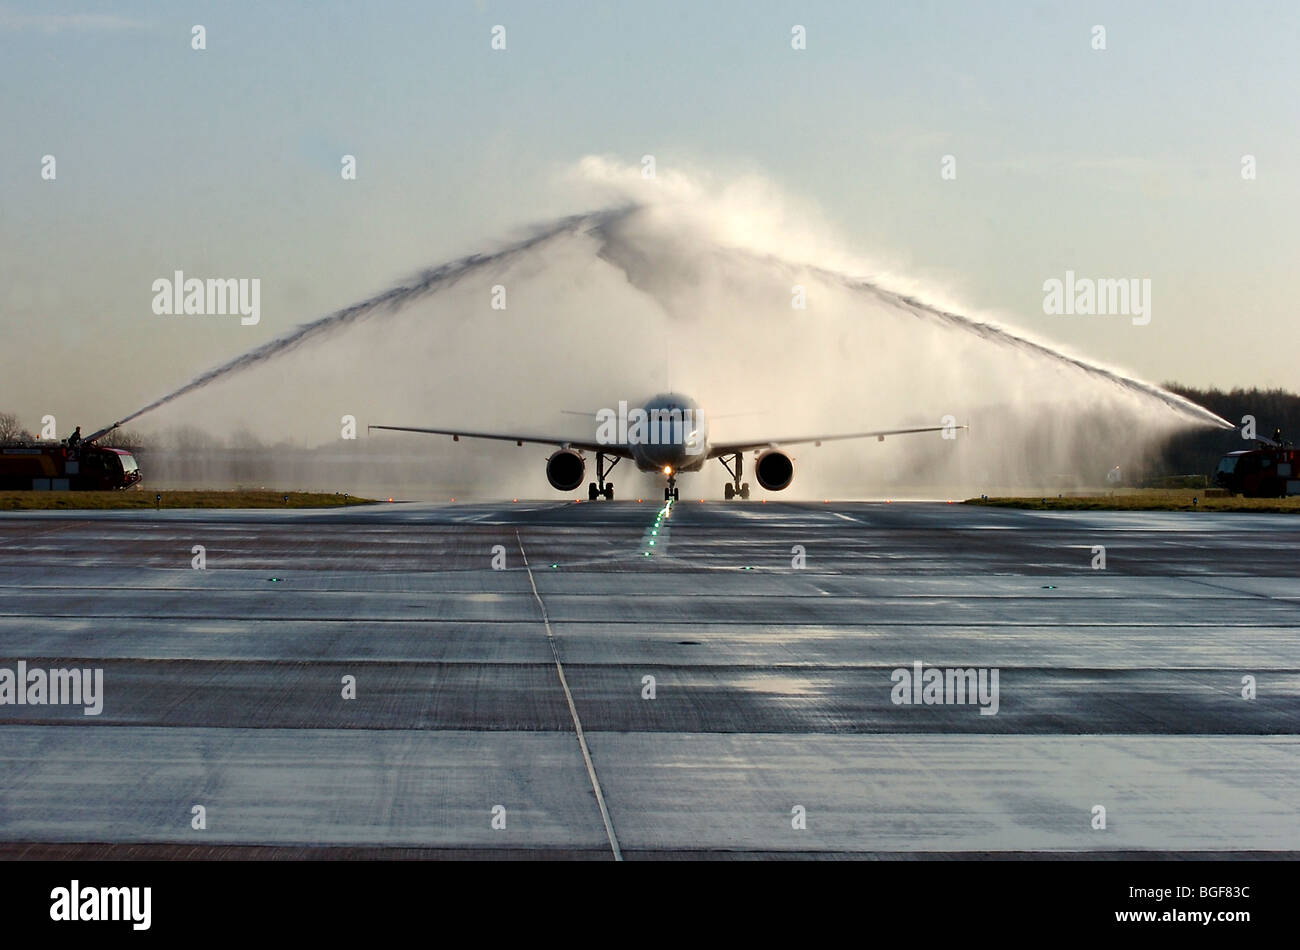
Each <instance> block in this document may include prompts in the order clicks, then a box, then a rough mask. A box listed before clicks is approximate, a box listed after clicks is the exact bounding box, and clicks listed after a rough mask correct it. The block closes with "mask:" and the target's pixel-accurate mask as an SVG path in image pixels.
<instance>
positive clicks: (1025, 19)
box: [0, 0, 1300, 417]
mask: <svg viewBox="0 0 1300 950" xmlns="http://www.w3.org/2000/svg"><path fill="white" fill-rule="evenodd" d="M195 23H201V24H203V25H204V26H205V27H206V28H207V47H208V48H207V50H206V51H203V52H195V51H193V50H191V49H190V27H191V25H192V24H195ZM498 23H499V24H503V25H504V26H505V27H506V29H507V39H508V49H507V50H506V51H505V52H504V53H497V52H493V51H492V50H491V49H490V48H489V40H490V30H491V28H492V26H493V25H494V24H498ZM793 24H803V25H804V26H806V28H807V35H808V48H807V49H806V50H804V51H801V52H796V51H793V50H792V49H791V48H790V28H791V26H792V25H793ZM1094 24H1102V25H1104V26H1105V27H1106V29H1107V45H1108V49H1106V50H1105V51H1104V52H1099V51H1094V50H1093V49H1091V47H1090V30H1091V27H1092V26H1093V25H1094ZM1297 36H1300V5H1296V4H1294V3H1289V2H1277V3H1249V2H1248V3H1242V4H1226V3H1186V2H1180V3H1135V2H1121V3H1083V2H1074V3H964V2H934V3H897V4H896V3H880V4H877V3H851V2H844V3H831V2H771V3H725V2H708V3H699V2H680V3H676V2H665V3H654V4H645V3H631V2H628V3H576V2H574V3H564V2H557V3H536V2H518V3H499V2H481V3H473V2H467V3H396V2H390V3H385V2H376V3H367V4H358V3H354V2H352V3H341V2H321V3H312V4H290V3H264V4H263V3H130V2H119V3H112V4H101V3H93V2H88V0H86V2H72V3H69V2H51V3H39V4H37V3H27V4H25V3H14V2H9V3H0V85H3V89H4V94H3V99H0V129H3V135H2V136H0V254H2V255H3V259H4V261H5V264H4V281H3V282H2V284H0V330H2V331H3V335H4V340H5V346H4V348H3V351H0V380H3V382H2V383H0V409H12V410H16V411H19V412H20V413H22V414H23V415H24V417H27V416H29V415H30V414H32V413H36V412H43V411H50V410H47V408H46V407H47V406H51V405H52V406H53V407H54V408H55V409H60V410H62V411H64V412H72V413H75V414H76V415H77V416H78V417H85V416H86V413H85V412H83V411H82V410H83V409H84V407H85V405H86V400H87V399H90V398H94V399H95V400H96V401H97V402H98V401H100V398H101V397H100V396H99V395H94V396H93V397H92V396H91V393H98V392H99V391H98V390H96V389H90V390H85V389H83V388H82V387H81V385H80V384H79V383H78V382H76V381H70V382H69V383H68V384H67V386H66V388H65V390H64V391H63V392H62V393H60V394H59V395H57V396H51V395H50V394H49V393H48V392H47V391H42V392H40V393H39V394H38V392H37V391H38V389H48V387H47V386H46V385H45V383H44V382H43V375H42V374H43V372H44V371H43V370H42V369H41V367H42V366H44V365H49V361H58V362H59V363H61V364H63V365H69V364H70V365H73V366H77V365H83V364H84V363H86V362H87V361H90V360H100V359H116V358H123V359H125V358H126V357H127V356H128V354H133V355H138V354H141V353H143V354H145V356H146V357H147V360H148V363H149V365H137V367H136V368H135V369H134V370H133V371H132V372H130V373H124V374H123V375H122V376H121V377H120V379H119V385H120V390H115V392H114V394H113V399H112V408H111V409H110V410H108V412H109V414H112V413H113V412H117V411H119V410H126V409H130V408H134V406H135V405H138V404H140V403H142V402H144V401H146V400H148V399H149V398H151V397H152V396H155V395H157V394H159V393H160V392H161V391H163V390H165V389H167V388H170V387H171V386H172V385H174V384H177V383H180V382H183V381H184V380H186V379H188V378H189V377H190V376H191V375H193V373H194V372H197V371H199V370H202V369H206V368H208V367H209V366H211V365H212V364H214V363H216V362H218V361H220V360H221V359H224V358H226V357H229V356H231V355H234V354H235V353H238V352H240V351H242V350H244V349H247V348H249V347H251V346H253V345H256V344H257V343H260V342H263V341H264V340H266V339H269V338H270V337H272V336H276V335H279V334H280V333H282V332H284V331H285V330H287V329H289V328H290V327H291V326H293V325H295V324H297V323H301V322H305V321H307V320H310V319H312V318H314V317H316V316H319V315H321V314H323V313H326V312H328V311H330V310H333V309H335V308H337V307H340V306H343V305H346V304H348V303H350V302H352V301H354V300H357V299H360V298H362V297H365V296H367V295H368V294H370V293H372V292H373V291H375V290H378V289H381V288H383V287H385V286H387V285H388V284H390V283H391V282H392V281H393V280H395V279H397V278H400V277H402V276H404V275H406V274H409V273H410V272H411V271H413V270H415V269H417V268H419V267H422V266H425V265H428V264H432V263H436V262H438V261H440V260H443V259H446V258H449V257H454V256H460V255H462V254H464V253H468V252H471V251H474V250H478V249H480V248H484V247H491V246H492V245H493V244H494V243H495V242H496V241H497V240H498V239H499V238H501V237H503V236H508V235H509V234H510V233H511V232H512V229H515V228H517V227H518V226H520V225H524V224H528V223H530V222H533V221H536V220H540V219H544V218H546V217H548V216H550V215H553V214H557V213H563V212H567V211H571V210H577V209H574V208H571V207H568V206H566V205H564V204H562V203H561V199H560V198H559V196H558V195H557V194H556V193H555V192H554V191H553V190H552V189H551V188H550V187H549V183H550V182H551V181H552V180H553V179H554V177H555V175H556V174H557V172H558V171H559V170H561V169H563V168H564V167H566V166H570V165H572V164H573V163H575V162H576V161H578V160H579V159H580V158H581V157H582V156H584V155H588V154H593V153H594V154H604V155H610V156H614V157H616V158H619V159H621V160H623V161H625V162H629V163H635V162H636V161H638V160H639V158H640V156H641V155H642V154H645V153H653V154H654V155H655V156H656V158H657V161H658V163H659V165H660V167H661V168H663V167H665V166H668V167H671V166H672V165H673V163H675V162H690V163H692V164H694V165H698V166H702V167H706V168H710V169H713V170H714V171H715V172H720V173H722V174H725V173H726V171H727V170H729V169H736V170H752V171H758V172H761V173H762V174H764V175H766V176H767V177H769V178H770V179H771V180H772V181H774V182H776V183H777V184H778V185H779V186H780V187H781V188H782V189H783V190H785V191H787V192H789V193H790V194H792V195H794V196H796V197H797V198H799V199H800V200H806V201H808V202H810V203H812V204H814V205H816V206H818V207H819V208H820V209H821V210H822V213H823V214H824V216H825V217H826V218H827V219H828V220H829V221H830V222H831V223H832V224H833V225H834V226H835V228H836V230H837V231H838V233H839V234H841V235H842V236H843V237H844V238H845V239H846V242H847V244H848V246H849V247H850V248H851V249H852V250H855V251H860V252H861V253H863V254H864V255H868V256H879V257H882V258H885V259H887V260H889V261H892V262H895V263H896V264H897V266H898V269H899V270H900V271H902V272H905V273H908V274H910V275H912V276H914V277H916V278H917V279H919V280H922V281H934V282H935V283H936V284H937V285H941V286H942V287H944V288H945V289H946V290H948V291H950V292H951V295H953V296H956V297H957V298H958V299H959V300H962V301H964V302H967V303H969V304H970V305H971V306H973V307H977V308H980V309H983V310H990V311H997V312H1001V313H1003V314H1005V315H1006V316H1007V317H1008V318H1009V319H1011V320H1014V321H1015V322H1016V323H1017V324H1018V325H1020V326H1023V327H1024V328H1026V329H1027V330H1030V331H1032V332H1033V333H1035V334H1037V335H1039V336H1042V337H1046V338H1047V339H1049V340H1055V341H1058V342H1061V343H1064V344H1068V345H1070V346H1072V347H1074V348H1075V349H1076V350H1078V351H1081V352H1083V353H1085V354H1086V355H1088V356H1091V357H1093V358H1095V359H1098V360H1101V361H1104V362H1107V363H1111V364H1116V365H1118V366H1120V367H1123V368H1126V369H1129V370H1132V371H1133V372H1135V373H1137V374H1139V375H1142V376H1144V377H1146V378H1150V379H1155V380H1157V381H1159V380H1165V379H1177V380H1180V381H1183V382H1188V383H1193V384H1201V385H1210V384H1214V385H1220V386H1233V385H1255V384H1258V385H1282V386H1288V387H1290V388H1293V389H1294V388H1297V387H1298V386H1300V378H1298V376H1300V374H1297V373H1296V371H1295V350H1296V346H1295V344H1296V343H1297V342H1298V341H1300V331H1298V330H1297V329H1296V325H1295V318H1294V306H1293V302H1292V298H1291V287H1290V284H1291V282H1292V274H1293V273H1294V271H1295V269H1296V261H1297V256H1298V255H1297V251H1298V250H1300V241H1298V240H1297V237H1296V222H1297V219H1298V218H1300V188H1298V187H1297V172H1298V171H1300V157H1298V156H1300V133H1298V131H1297V128H1298V124H1297V118H1298V117H1300V116H1298V114H1297V113H1298V112H1300V108H1298V104H1300V100H1297V90H1300V65H1297V57H1296V55H1295V50H1294V46H1295V40H1296V37H1297ZM344 153H352V154H355V155H356V156H357V159H358V167H359V178H358V180H357V181H356V182H353V183H349V184H348V185H346V186H344V185H343V184H342V183H341V182H340V178H339V173H338V169H339V156H340V155H342V154H344ZM1247 153H1250V154H1253V155H1255V156H1256V157H1257V161H1258V168H1259V177H1258V180H1256V181H1253V182H1246V181H1243V180H1242V179H1241V175H1240V162H1241V157H1242V155H1243V154H1247ZM45 154H53V155H55V156H56V158H57V161H58V178H57V181H55V182H45V181H42V180H41V178H40V161H41V156H42V155H45ZM944 154H953V155H955V156H956V158H957V163H958V164H957V168H958V177H957V180H956V181H950V182H946V181H942V180H941V179H940V176H939V163H940V157H941V156H942V155H944ZM176 267H183V268H185V269H186V270H187V271H189V272H190V273H193V274H206V275H213V274H222V275H226V274H237V275H260V276H261V277H262V280H263V310H264V312H265V313H266V314H268V316H267V318H266V319H264V320H263V323H262V324H261V325H260V326H258V327H255V328H238V327H237V325H232V324H221V325H215V324H214V325H204V326H198V325H195V324H184V325H182V324H167V325H163V324H159V323H158V321H157V320H156V319H155V318H153V317H152V314H151V313H150V311H149V308H148V305H149V300H150V295H149V294H148V291H147V288H148V287H149V284H150V282H151V281H152V280H153V279H154V278H155V277H158V276H161V275H167V274H170V273H171V271H172V270H173V269H174V268H176ZM1067 268H1072V269H1074V270H1075V271H1076V272H1078V273H1080V274H1081V275H1095V276H1113V277H1123V276H1137V277H1149V278H1151V279H1152V281H1153V285H1154V290H1153V297H1154V300H1153V302H1154V308H1153V309H1154V313H1153V320H1152V323H1151V325H1150V326H1147V327H1141V328H1138V327H1131V326H1128V325H1127V324H1126V323H1124V322H1122V321H1111V322H1106V321H1097V320H1093V321H1086V320H1073V321H1071V320H1066V319H1063V318H1052V317H1047V316H1045V315H1044V314H1043V313H1042V307H1041V304H1042V297H1043V293H1042V283H1043V281H1044V280H1046V279H1048V278H1050V277H1060V276H1062V275H1063V274H1064V271H1065V270H1066V269H1067ZM119 403H120V405H119Z"/></svg>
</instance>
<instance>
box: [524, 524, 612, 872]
mask: <svg viewBox="0 0 1300 950" xmlns="http://www.w3.org/2000/svg"><path fill="white" fill-rule="evenodd" d="M515 541H516V542H517V543H518V544H519V554H520V555H521V556H522V557H523V559H524V568H525V570H527V571H528V583H529V584H531V585H532V588H533V596H534V597H535V598H537V606H538V607H540V608H541V611H542V623H543V624H545V625H546V641H547V642H548V643H549V644H550V645H551V656H553V657H555V671H556V672H557V673H559V674H560V685H561V686H562V687H564V698H565V700H566V701H567V702H568V704H569V716H570V717H571V718H572V719H573V728H574V730H575V731H576V732H577V733H578V747H579V748H581V749H582V760H583V761H584V762H585V763H587V777H588V778H589V779H591V790H592V791H593V792H595V793H596V804H597V805H599V806H600V819H601V821H603V822H604V823H605V836H606V837H608V838H609V846H610V848H611V849H612V850H613V852H614V860H615V861H622V860H623V852H622V851H621V850H620V849H619V847H618V837H617V836H616V835H615V834H614V823H613V822H612V821H610V820H609V809H608V808H606V807H605V796H604V795H603V794H601V791H600V779H598V778H596V766H595V764H594V763H593V762H592V761H591V752H590V751H589V750H588V749H587V737H586V735H585V734H584V733H583V731H582V720H581V719H579V718H578V707H577V706H575V705H574V704H573V693H571V692H570V691H569V680H568V678H567V677H565V675H564V664H563V663H561V662H560V651H559V650H558V649H557V648H556V645H555V635H554V634H553V633H552V632H551V618H550V617H549V616H548V615H547V613H546V604H544V603H543V602H542V595H541V594H540V593H538V591H537V581H535V580H533V569H532V568H531V567H529V565H528V554H527V553H526V552H525V551H524V542H523V539H522V538H520V537H519V532H518V531H515Z"/></svg>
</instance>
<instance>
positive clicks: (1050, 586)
mask: <svg viewBox="0 0 1300 950" xmlns="http://www.w3.org/2000/svg"><path fill="white" fill-rule="evenodd" d="M1043 590H1056V585H1055V584H1044V585H1043Z"/></svg>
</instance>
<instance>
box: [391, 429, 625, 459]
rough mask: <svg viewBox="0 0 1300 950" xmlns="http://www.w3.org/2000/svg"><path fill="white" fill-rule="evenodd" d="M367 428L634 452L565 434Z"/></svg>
mask: <svg viewBox="0 0 1300 950" xmlns="http://www.w3.org/2000/svg"><path fill="white" fill-rule="evenodd" d="M366 429H367V430H369V429H387V430H389V431H390V432H426V433H429V434H431V435H449V436H451V437H452V438H453V439H454V440H456V441H457V442H459V441H460V440H461V439H462V438H465V439H495V440H496V441H498V442H513V443H515V444H516V445H523V444H524V443H525V442H531V443H534V444H537V445H554V446H557V447H558V448H562V449H584V450H586V451H588V452H603V453H604V454H605V455H615V456H618V457H619V458H631V457H632V453H631V452H630V451H628V447H627V446H626V445H601V444H600V443H599V442H584V441H582V440H581V439H570V438H567V437H564V436H558V437H557V436H546V435H511V434H509V433H506V432H470V431H468V430H466V429H422V428H418V427H416V426H366Z"/></svg>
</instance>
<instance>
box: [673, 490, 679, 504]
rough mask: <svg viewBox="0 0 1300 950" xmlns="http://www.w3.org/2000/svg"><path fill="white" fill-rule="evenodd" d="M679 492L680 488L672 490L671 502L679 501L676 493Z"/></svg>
mask: <svg viewBox="0 0 1300 950" xmlns="http://www.w3.org/2000/svg"><path fill="white" fill-rule="evenodd" d="M680 491H681V489H680V488H674V489H673V501H681V498H680V496H679V495H678V492H680Z"/></svg>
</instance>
